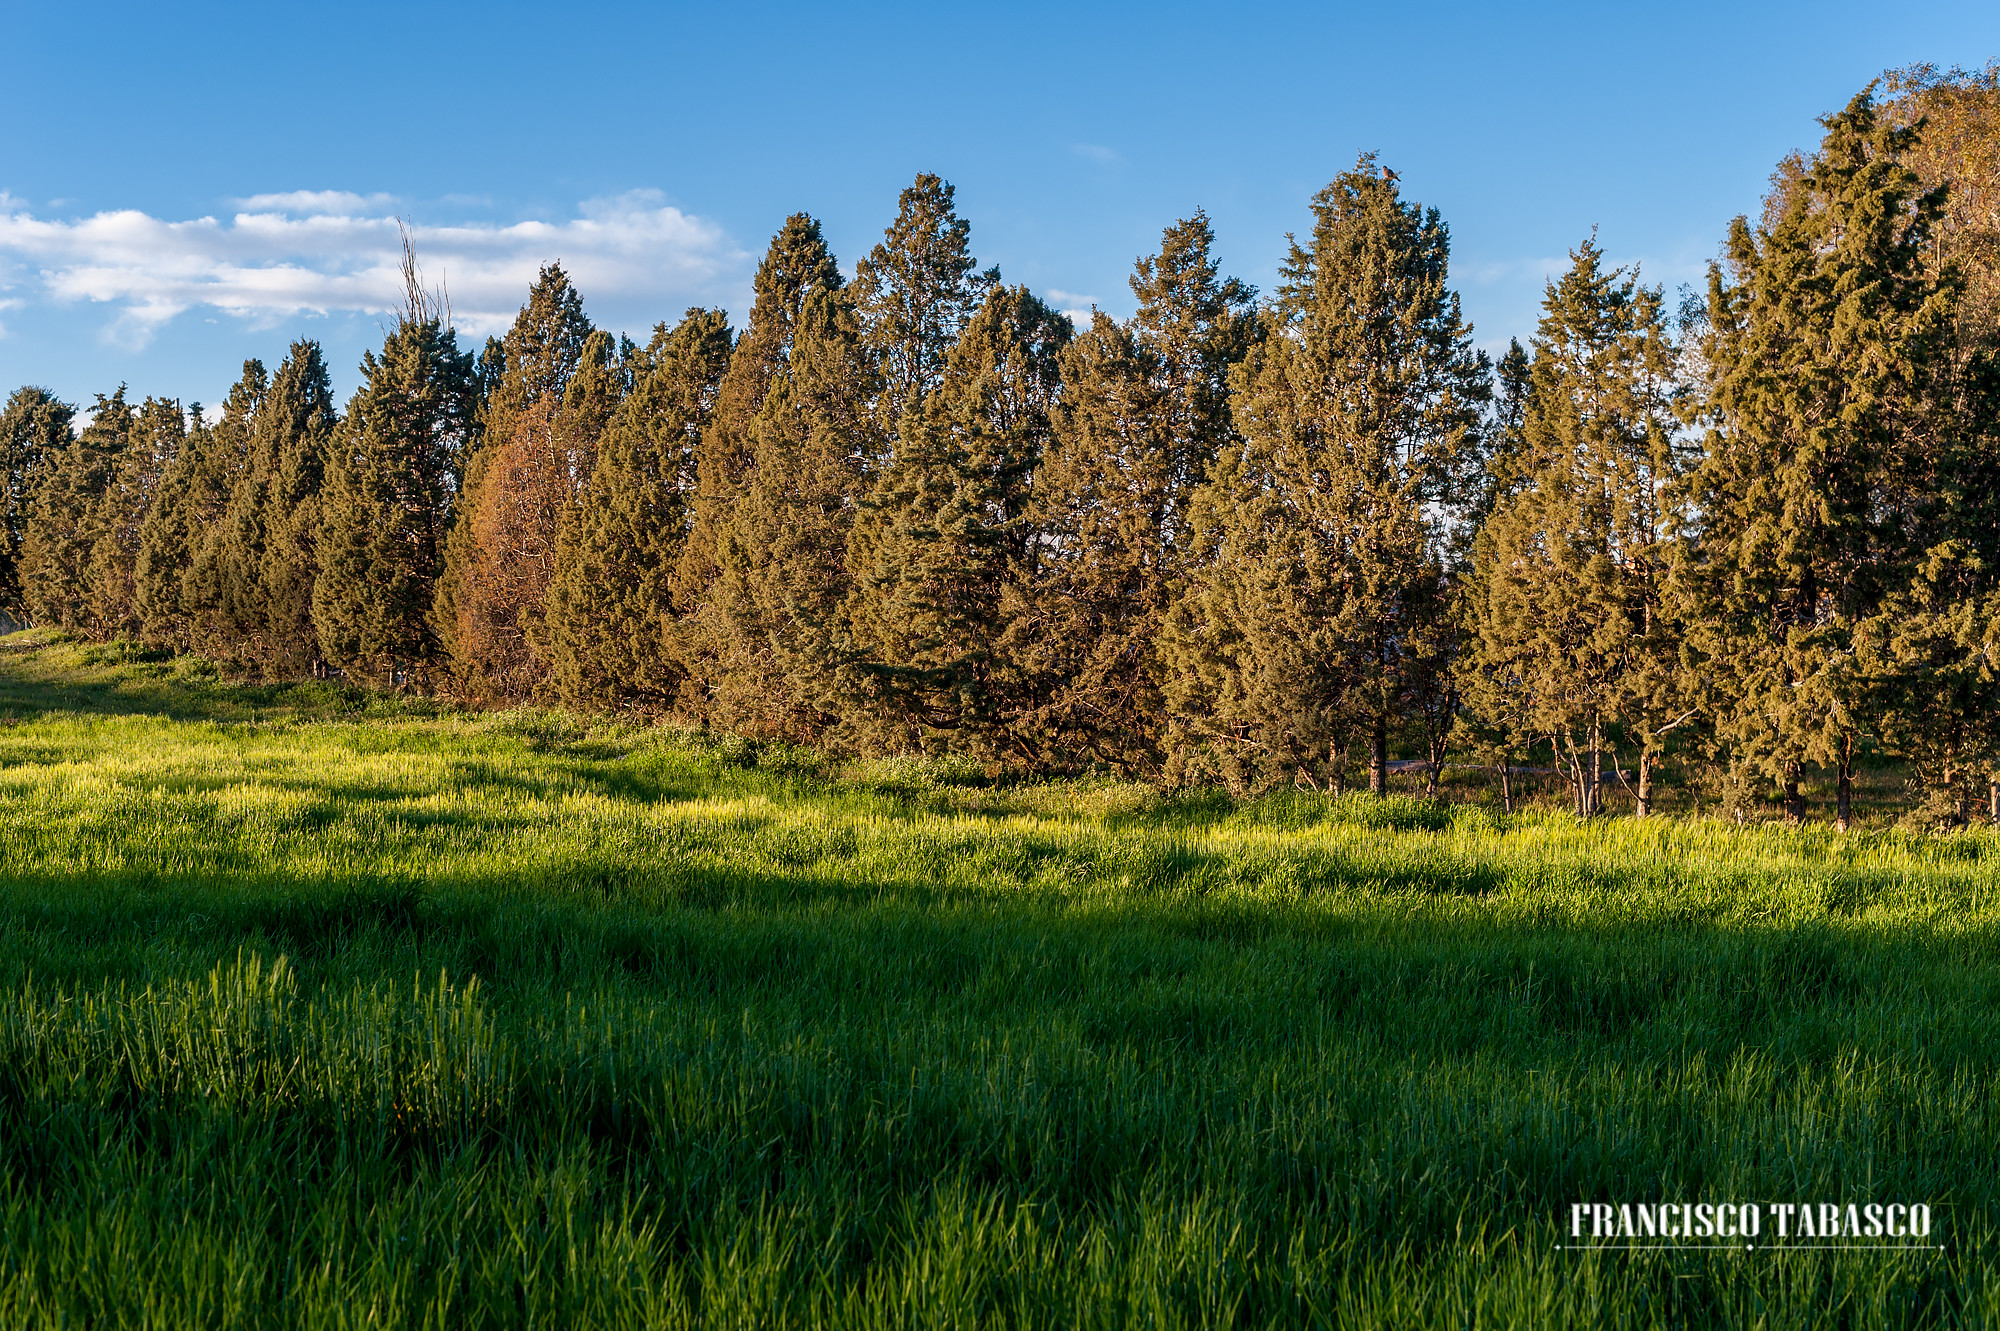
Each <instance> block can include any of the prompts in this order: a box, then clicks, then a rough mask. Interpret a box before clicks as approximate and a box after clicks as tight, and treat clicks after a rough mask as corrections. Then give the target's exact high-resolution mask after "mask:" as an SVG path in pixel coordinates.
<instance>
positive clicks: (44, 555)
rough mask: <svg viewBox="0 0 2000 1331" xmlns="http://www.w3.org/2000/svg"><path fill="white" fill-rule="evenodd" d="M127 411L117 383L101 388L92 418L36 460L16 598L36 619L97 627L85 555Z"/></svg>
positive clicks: (121, 447) (93, 539) (101, 512)
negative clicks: (112, 390) (36, 473)
mask: <svg viewBox="0 0 2000 1331" xmlns="http://www.w3.org/2000/svg"><path fill="white" fill-rule="evenodd" d="M133 418H134V412H133V410H132V407H131V406H130V404H128V403H127V402H126V401H125V389H124V386H123V385H120V386H119V389H118V391H117V392H115V393H113V394H112V395H111V396H110V397H106V396H104V394H102V393H99V394H98V395H97V401H96V404H95V406H94V407H93V408H92V410H91V417H90V423H89V424H88V425H86V426H84V427H83V429H81V430H80V431H78V432H77V434H76V437H75V438H74V439H72V440H71V441H70V442H69V444H68V445H67V446H66V447H65V448H63V449H62V450H61V451H60V452H59V453H53V454H48V455H45V456H44V458H43V460H42V466H41V473H40V476H39V478H38V479H37V480H36V481H35V483H34V486H33V490H34V503H33V506H32V507H31V508H30V509H29V512H28V517H27V521H26V523H25V526H24V530H23V533H22V542H21V591H22V599H23V600H24V601H25V602H26V604H27V607H28V612H29V614H30V615H31V616H32V617H33V619H34V622H35V623H36V624H40V625H47V626H49V627H52V628H60V629H65V630H70V631H74V632H82V633H86V634H92V635H96V634H99V633H101V632H102V630H103V627H104V626H103V625H102V623H101V622H100V621H99V620H98V619H97V617H96V610H97V606H96V605H95V603H94V601H93V598H92V596H91V591H92V585H91V559H92V555H93V552H94V551H95V549H96V546H97V542H98V539H99V537H100V536H102V535H103V532H102V530H101V528H100V525H99V524H100V523H101V522H102V521H103V520H104V519H105V518H106V517H107V516H108V510H107V508H106V505H105V503H104V496H105V493H106V491H107V490H108V489H109V488H110V487H111V485H112V483H113V480H114V478H115V476H116V474H117V471H118V468H119V465H120V462H121V460H122V455H123V453H124V451H125V446H126V442H127V436H128V435H129V434H130V432H131V429H132V425H133Z"/></svg>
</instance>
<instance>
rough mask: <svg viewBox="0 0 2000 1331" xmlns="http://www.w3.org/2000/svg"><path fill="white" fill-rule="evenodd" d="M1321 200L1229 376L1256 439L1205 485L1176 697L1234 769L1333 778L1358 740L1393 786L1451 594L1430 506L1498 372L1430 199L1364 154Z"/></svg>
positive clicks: (1261, 780)
mask: <svg viewBox="0 0 2000 1331" xmlns="http://www.w3.org/2000/svg"><path fill="white" fill-rule="evenodd" d="M1313 211H1314V216H1315V223H1316V225H1315V228H1314V232H1313V237H1312V241H1311V245H1310V248H1308V247H1305V246H1301V245H1300V244H1298V243H1297V242H1296V241H1294V242H1293V243H1292V248H1291V256H1290V259H1289V261H1288V263H1287V264H1286V267H1285V271H1284V277H1285V280H1284V284H1283V285H1282V286H1281V288H1280V290H1279V293H1278V299H1277V302H1276V304H1275V306H1274V307H1273V308H1272V310H1271V312H1270V314H1269V316H1268V317H1269V318H1270V321H1271V326H1270V328H1269V331H1268V333H1267V335H1266V336H1265V337H1264V338H1263V340H1262V341H1261V342H1260V343H1259V345H1258V348H1257V350H1256V351H1255V352H1254V353H1253V354H1252V355H1251V356H1250V358H1249V359H1247V360H1246V361H1245V362H1244V363H1243V364H1242V366H1240V367H1239V369H1238V371H1237V373H1236V375H1235V377H1234V380H1233V383H1234V389H1235V391H1234V395H1233V397H1232V403H1233V409H1234V413H1235V420H1236V427H1237V429H1238V430H1240V431H1241V432H1242V436H1243V443H1242V445H1241V446H1240V447H1233V448H1230V449H1227V450H1225V451H1224V453H1223V454H1222V456H1221V457H1220V458H1219V459H1218V460H1217V464H1216V468H1215V472H1214V477H1213V480H1212V481H1211V482H1210V483H1209V484H1207V485H1205V486H1204V487H1203V488H1202V490H1201V492H1200V494H1199V496H1198V498H1197V500H1196V504H1195V509H1194V514H1193V526H1194V529H1195V538H1196V541H1197V543H1198V545H1199V546H1200V547H1201V550H1202V554H1201V558H1202V566H1201V572H1200V574H1199V576H1198V577H1197V579H1196V581H1195V583H1194V585H1193V586H1192V587H1191V588H1190V590H1189V593H1188V594H1187V596H1185V597H1184V598H1183V599H1182V600H1181V601H1180V602H1179V603H1178V604H1177V605H1176V606H1175V608H1174V610H1173V612H1172V614H1170V616H1169V618H1168V631H1167V633H1166V635H1165V656H1166V663H1167V665H1168V667H1169V676H1168V680H1169V682H1168V694H1169V699H1170V702H1171V703H1172V705H1173V706H1174V707H1175V710H1176V711H1177V712H1178V713H1179V718H1180V723H1181V724H1182V725H1184V726H1186V727H1187V729H1188V731H1189V733H1190V736H1191V738H1192V739H1194V740H1198V741H1205V743H1206V747H1207V750H1208V751H1209V752H1212V753H1213V754H1214V755H1215V761H1216V763H1217V765H1218V766H1219V767H1220V768H1221V770H1222V772H1223V774H1224V775H1225V776H1226V777H1227V778H1228V779H1229V780H1230V782H1231V783H1232V784H1233V785H1249V784H1268V783H1271V782H1275V781H1280V780H1286V779H1289V780H1294V781H1302V782H1312V783H1313V784H1320V783H1322V782H1331V783H1333V784H1335V785H1338V784H1339V782H1340V781H1341V780H1342V777H1343V773H1344V769H1345V766H1346V755H1347V751H1348V748H1349V745H1350V743H1351V741H1353V740H1354V739H1356V738H1360V739H1362V740H1363V741H1364V742H1365V743H1366V745H1367V751H1368V754H1369V763H1368V767H1369V788H1370V789H1371V790H1373V791H1376V792H1378V793H1379V792H1381V791H1382V790H1383V789H1384V788H1385V784H1386V779H1387V758H1388V753H1387V749H1388V735H1389V732H1390V731H1391V730H1392V729H1393V728H1396V727H1398V726H1399V725H1400V724H1401V722H1402V721H1403V719H1404V714H1403V698H1404V693H1405V690H1406V689H1407V687H1408V686H1409V684H1410V680H1411V674H1412V671H1413V668H1415V667H1418V666H1422V665H1423V663H1422V662H1420V661H1415V660H1413V659H1412V652H1413V649H1414V647H1415V645H1416V644H1418V643H1420V642H1422V641H1424V639H1425V637H1426V634H1425V633H1421V632H1419V630H1420V629H1428V627H1429V625H1428V624H1427V623H1426V621H1427V619H1428V618H1429V617H1431V616H1435V615H1437V614H1439V613H1441V612H1442V605H1443V600H1444V597H1443V593H1442V586H1441V584H1442V582H1443V579H1444V577H1445V570H1444V568H1443V565H1442V553H1443V539H1444V538H1443V534H1442V533H1441V532H1440V531H1438V530H1437V529H1436V524H1435V522H1434V521H1433V519H1432V517H1431V515H1430V512H1429V508H1430V506H1432V505H1437V504H1441V503H1444V502H1447V501H1451V500H1454V499H1456V498H1458V497H1459V491H1460V486H1461V485H1462V484H1463V473H1464V471H1465V469H1466V460H1467V458H1468V457H1471V456H1476V453H1477V431H1478V426H1479V422H1480V416H1481V411H1482V408H1483V404H1484V403H1485V401H1486V399H1487V396H1488V387H1487V377H1488V370H1487V364H1486V360H1485V357H1483V356H1481V355H1479V354H1477V353H1476V352H1474V351H1473V350H1472V347H1471V343H1470V330H1469V328H1468V327H1467V325H1466V324H1465V322H1464V320H1463V319H1462V317H1461V316H1460V313H1459V303H1458V297H1457V295H1456V294H1455V293H1453V292H1452V291H1451V290H1450V289H1449V288H1448V287H1447V285H1446V279H1447V266H1448V258H1449V251H1450V243H1449V237H1448V233H1447V231H1446V229H1445V226H1444V224H1443V223H1442V222H1441V221H1440V220H1439V219H1438V216H1437V213H1436V211H1435V210H1430V211H1425V210H1423V209H1420V208H1418V207H1416V206H1415V205H1413V204H1408V203H1405V202H1404V201H1403V200H1402V198H1401V196H1400V194H1399V192H1398V190H1397V188H1396V185H1395V183H1394V176H1393V175H1392V173H1390V172H1388V171H1386V170H1382V171H1380V172H1378V171H1377V170H1376V169H1375V168H1374V163H1373V159H1372V158H1370V157H1365V156H1364V157H1363V158H1362V159H1361V161H1360V162H1359V164H1357V166H1356V167H1355V169H1354V170H1352V171H1350V172H1347V173H1346V174H1344V175H1342V176H1340V177H1339V178H1337V179H1336V180H1335V181H1334V182H1333V183H1332V184H1331V185H1329V186H1327V188H1326V189H1324V190H1322V191H1321V192H1320V194H1319V195H1318V196H1317V197H1316V198H1315V199H1314V201H1313Z"/></svg>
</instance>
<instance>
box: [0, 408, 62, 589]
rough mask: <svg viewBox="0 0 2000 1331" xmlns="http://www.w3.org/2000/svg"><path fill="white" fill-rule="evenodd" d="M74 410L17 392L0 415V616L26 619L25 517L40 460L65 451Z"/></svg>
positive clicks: (38, 474) (37, 474) (31, 502)
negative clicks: (23, 582)
mask: <svg viewBox="0 0 2000 1331" xmlns="http://www.w3.org/2000/svg"><path fill="white" fill-rule="evenodd" d="M75 418H76V408H74V407H72V406H70V405H69V404H68V403H67V402H59V401H57V400H56V399H55V398H54V397H51V396H50V395H49V393H48V392H47V390H45V389H40V388H34V387H25V388H17V389H15V390H14V392H13V393H12V395H10V396H9V397H8V399H7V407H6V410H5V411H0V614H4V615H8V616H9V617H11V618H20V617H23V616H25V615H26V614H27V607H26V605H25V604H24V602H23V599H22V591H21V548H22V545H23V543H24V542H25V541H26V540H27V534H28V513H29V510H30V509H32V508H33V506H34V486H35V484H36V483H37V479H38V478H39V477H40V475H41V474H42V469H43V467H44V459H48V460H49V465H53V462H54V459H55V458H57V457H59V456H60V455H61V454H62V453H63V452H64V451H65V450H67V449H68V447H69V443H70V426H71V423H72V422H73V421H74V420H75Z"/></svg>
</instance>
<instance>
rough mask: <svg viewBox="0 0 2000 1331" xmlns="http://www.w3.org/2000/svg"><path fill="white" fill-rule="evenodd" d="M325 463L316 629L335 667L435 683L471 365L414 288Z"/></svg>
mask: <svg viewBox="0 0 2000 1331" xmlns="http://www.w3.org/2000/svg"><path fill="white" fill-rule="evenodd" d="M361 374H362V385H361V387H360V389H359V390H357V391H356V393H355V395H354V398H353V400H352V401H351V402H350V403H349V405H348V409H347V414H346V418H345V419H344V420H343V421H342V423H341V430H340V432H339V433H338V435H336V436H335V441H334V447H333V449H332V451H331V453H330V454H329V456H328V459H327V468H326V482H325V486H324V489H323V495H324V498H323V500H322V503H321V506H320V525H319V533H318V554H319V576H318V578H317V579H316V580H315V581H314V584H313V628H314V631H315V633H316V634H317V635H318V638H319V645H320V650H321V651H322V652H323V653H324V654H325V657H326V660H327V661H328V662H329V663H330V664H332V665H335V666H338V667H340V668H342V669H344V670H346V671H348V672H349V673H351V674H354V675H357V676H360V677H362V678H367V679H372V680H375V681H378V682H381V683H384V684H388V685H391V686H396V685H399V684H403V683H412V684H420V683H423V682H426V681H427V680H428V678H429V677H430V674H431V672H432V670H433V669H434V667H435V665H436V662H437V659H438V655H439V644H438V639H437V634H436V632H435V630H434V629H433V627H432V622H431V618H430V609H431V603H432V601H433V599H434V594H435V588H436V582H437V578H438V575H439V573H440V572H441V571H442V570H443V566H444V542H445V532H446V528H447V524H448V523H449V521H450V516H451V501H452V494H451V474H452V469H453V467H454V465H455V463H456V461H457V459H458V458H459V457H460V456H461V454H462V450H463V448H464V446H465V442H466V439H467V437H468V436H469V435H470V434H471V433H472V431H473V430H474V428H475V424H476V422H475V420H474V410H475V407H476V405H477V389H478V385H477V382H476V379H475V370H474V365H473V357H472V354H471V353H470V352H461V351H460V350H459V349H458V339H457V336H456V335H455V334H454V333H453V332H452V330H451V329H450V328H448V327H446V326H445V324H444V321H443V318H442V317H441V314H440V312H439V311H438V310H437V309H436V308H435V306H433V305H432V304H431V302H429V301H428V300H427V299H425V298H424V296H423V293H422V292H421V291H419V290H417V288H416V285H415V283H414V282H412V283H411V295H410V299H409V302H408V306H407V308H406V309H405V310H404V312H403V315H402V317H401V318H400V319H399V320H398V321H397V324H396V327H395V328H394V329H393V330H392V331H391V332H390V333H389V335H388V337H387V338H386V339H385V340H384V342H383V344H382V350H381V352H380V353H379V354H376V353H373V352H370V353H366V354H364V355H363V356H362V359H361Z"/></svg>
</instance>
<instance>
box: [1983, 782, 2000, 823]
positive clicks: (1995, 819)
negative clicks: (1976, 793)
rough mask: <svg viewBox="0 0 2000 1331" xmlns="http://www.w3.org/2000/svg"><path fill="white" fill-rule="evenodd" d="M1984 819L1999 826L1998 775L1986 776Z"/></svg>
mask: <svg viewBox="0 0 2000 1331" xmlns="http://www.w3.org/2000/svg"><path fill="white" fill-rule="evenodd" d="M1986 821H1988V822H1990V823H1992V824H1994V825H1995V826H2000V776H1989V777H1987V778H1986Z"/></svg>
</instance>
